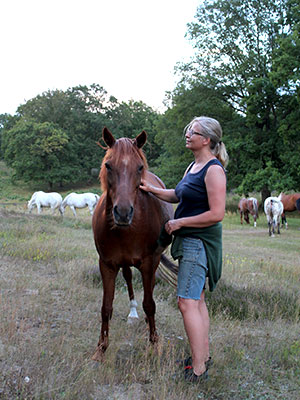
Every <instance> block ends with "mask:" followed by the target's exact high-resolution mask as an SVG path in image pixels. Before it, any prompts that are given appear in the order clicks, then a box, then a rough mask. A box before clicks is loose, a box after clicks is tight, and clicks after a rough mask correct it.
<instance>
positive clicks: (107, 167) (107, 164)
mask: <svg viewBox="0 0 300 400" xmlns="http://www.w3.org/2000/svg"><path fill="white" fill-rule="evenodd" d="M104 165H105V167H106V169H107V171H111V166H110V165H109V163H108V162H106V163H105V164H104Z"/></svg>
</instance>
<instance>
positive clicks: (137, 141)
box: [134, 131, 147, 149]
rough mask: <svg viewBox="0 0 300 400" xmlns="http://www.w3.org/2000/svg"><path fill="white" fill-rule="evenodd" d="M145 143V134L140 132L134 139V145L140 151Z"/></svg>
mask: <svg viewBox="0 0 300 400" xmlns="http://www.w3.org/2000/svg"><path fill="white" fill-rule="evenodd" d="M146 141H147V133H146V132H145V131H142V132H141V133H140V134H139V135H138V136H137V137H136V138H135V139H134V144H136V146H137V147H138V148H139V149H141V148H142V147H143V146H144V144H145V143H146Z"/></svg>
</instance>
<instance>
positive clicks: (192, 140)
mask: <svg viewBox="0 0 300 400" xmlns="http://www.w3.org/2000/svg"><path fill="white" fill-rule="evenodd" d="M203 139H205V136H204V135H203V134H202V133H201V127H200V125H199V124H198V122H193V123H192V124H191V126H190V127H189V128H188V129H187V131H186V133H185V146H186V148H188V149H191V150H196V149H197V148H198V147H199V146H201V144H202V142H203Z"/></svg>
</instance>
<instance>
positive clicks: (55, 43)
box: [0, 0, 201, 114]
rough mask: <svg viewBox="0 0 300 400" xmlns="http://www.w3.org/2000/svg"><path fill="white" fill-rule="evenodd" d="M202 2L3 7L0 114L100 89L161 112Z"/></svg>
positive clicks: (21, 2)
mask: <svg viewBox="0 0 300 400" xmlns="http://www.w3.org/2000/svg"><path fill="white" fill-rule="evenodd" d="M200 3H201V0H51V1H50V0H3V1H1V3H0V43H1V46H0V51H1V62H0V114H4V113H9V114H15V112H16V109H17V107H18V106H19V105H21V104H24V103H25V102H26V101H28V100H30V99H31V98H33V97H35V96H37V95H38V94H42V93H43V92H46V91H47V90H55V89H60V90H66V89H68V88H69V87H73V86H77V85H87V86H89V85H91V84H92V83H97V84H99V85H101V86H102V87H103V88H104V89H105V90H106V91H107V92H108V94H109V95H112V96H115V97H116V98H117V99H118V100H120V101H129V100H130V99H133V100H136V101H143V102H144V103H146V104H147V105H149V106H151V107H153V108H154V109H156V110H158V111H162V110H163V104H162V103H163V100H164V97H165V92H166V91H168V90H173V89H174V88H175V85H176V82H177V79H178V78H177V77H176V76H174V66H175V64H176V63H177V62H180V61H188V60H189V59H190V57H191V56H192V54H193V48H192V45H191V43H190V42H189V41H188V40H187V39H186V38H185V34H186V32H187V23H188V22H192V21H193V20H194V16H195V14H196V10H197V5H199V4H200Z"/></svg>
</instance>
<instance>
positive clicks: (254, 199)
mask: <svg viewBox="0 0 300 400" xmlns="http://www.w3.org/2000/svg"><path fill="white" fill-rule="evenodd" d="M253 207H254V210H255V215H256V217H257V218H258V204H257V199H256V198H255V197H254V198H253Z"/></svg>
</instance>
